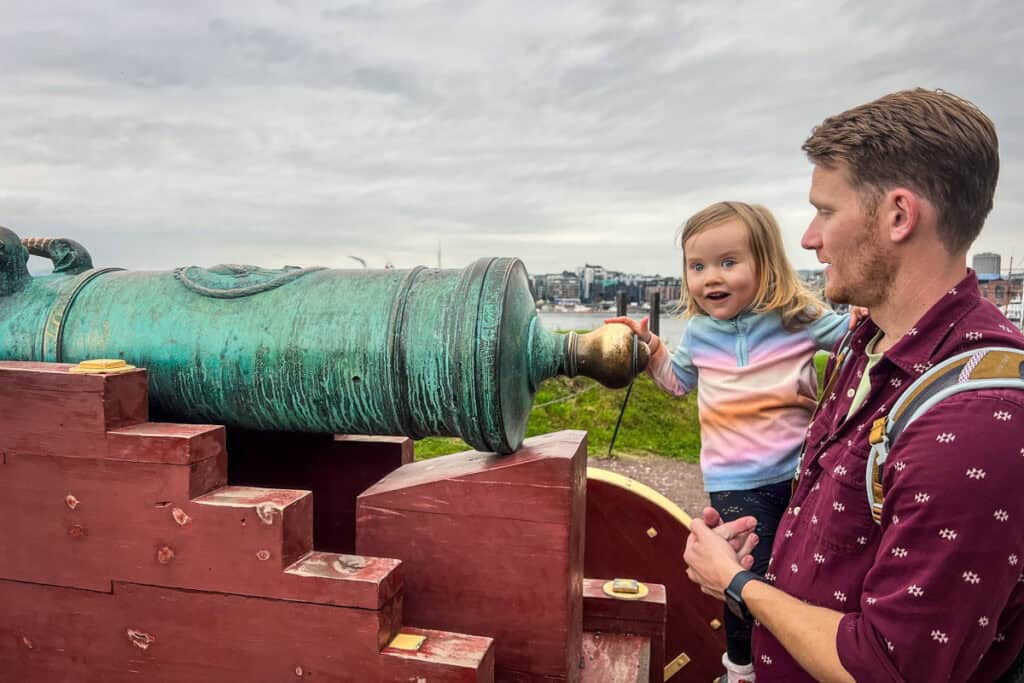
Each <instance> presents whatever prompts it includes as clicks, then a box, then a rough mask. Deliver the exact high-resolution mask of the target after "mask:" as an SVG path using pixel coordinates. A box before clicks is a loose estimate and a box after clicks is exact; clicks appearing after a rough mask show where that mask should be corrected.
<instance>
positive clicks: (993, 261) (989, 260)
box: [971, 251, 1003, 277]
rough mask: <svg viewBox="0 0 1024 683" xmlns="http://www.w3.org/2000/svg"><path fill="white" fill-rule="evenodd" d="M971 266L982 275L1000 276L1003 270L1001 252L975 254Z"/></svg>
mask: <svg viewBox="0 0 1024 683" xmlns="http://www.w3.org/2000/svg"><path fill="white" fill-rule="evenodd" d="M971 267H972V268H974V271H975V272H976V273H978V275H979V276H981V275H995V276H997V277H998V276H999V274H1000V273H1002V272H1003V270H1002V258H1001V257H1000V256H999V254H993V253H992V252H988V251H986V252H982V253H980V254H975V255H974V259H973V260H972V261H971Z"/></svg>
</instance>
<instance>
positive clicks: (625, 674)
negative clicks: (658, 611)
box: [581, 633, 710, 683]
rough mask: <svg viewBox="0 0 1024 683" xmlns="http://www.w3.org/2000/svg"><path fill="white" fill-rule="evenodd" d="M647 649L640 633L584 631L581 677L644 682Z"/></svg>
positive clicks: (597, 682)
mask: <svg viewBox="0 0 1024 683" xmlns="http://www.w3.org/2000/svg"><path fill="white" fill-rule="evenodd" d="M649 650H650V642H649V641H648V639H647V638H645V637H643V636H628V635H622V634H612V633H584V634H583V663H584V666H583V676H582V678H581V681H582V682H583V683H643V682H645V681H647V680H648V678H649V676H650V674H649V669H650V661H649ZM709 680H710V679H709Z"/></svg>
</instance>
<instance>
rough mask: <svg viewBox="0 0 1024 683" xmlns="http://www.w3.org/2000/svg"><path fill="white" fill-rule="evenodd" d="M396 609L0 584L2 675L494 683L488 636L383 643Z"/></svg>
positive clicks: (121, 586)
mask: <svg viewBox="0 0 1024 683" xmlns="http://www.w3.org/2000/svg"><path fill="white" fill-rule="evenodd" d="M397 617H398V613H397V610H396V609H395V606H394V605H389V606H388V607H387V609H385V610H382V611H373V610H361V609H351V608H338V607H331V606H325V605H316V604H309V603H301V602H290V601H282V600H270V599H265V598H256V597H242V596H234V595H222V594H218V593H205V592H198V591H184V590H176V589H168V588H158V587H152V586H143V585H137V584H131V583H116V584H114V586H113V591H112V593H95V592H90V591H83V590H77V589H72V588H59V587H54V586H44V585H35V584H26V583H18V582H12V581H2V580H0V670H2V671H3V672H4V676H5V677H7V676H9V677H10V678H9V680H19V681H42V680H45V681H104V682H107V681H109V682H112V683H119V682H121V681H140V680H145V681H158V682H159V681H175V682H177V681H215V680H216V681H241V680H244V681H252V682H263V681H268V682H269V681H274V682H275V683H277V682H280V681H292V680H294V681H302V680H307V679H309V680H314V681H359V682H363V681H410V680H417V678H416V677H417V676H418V677H420V678H421V679H422V680H428V679H429V680H431V681H442V682H445V683H447V682H456V681H457V682H463V681H466V682H469V681H472V682H474V683H475V682H478V681H481V682H482V681H485V680H489V679H488V677H487V674H488V673H489V667H491V666H493V660H492V659H491V657H492V656H493V655H492V643H491V641H490V640H489V639H487V638H480V637H475V636H459V635H457V634H439V633H433V632H426V635H427V641H426V643H425V644H424V647H423V648H422V649H421V651H420V652H419V653H416V654H415V655H413V656H407V655H405V654H401V655H399V654H395V653H394V652H393V651H391V650H390V649H388V650H385V651H384V652H381V651H380V647H381V646H382V645H385V644H386V643H387V641H388V640H389V639H390V636H391V634H392V633H393V632H394V631H395V630H396V628H395V624H394V621H395V620H396V619H397Z"/></svg>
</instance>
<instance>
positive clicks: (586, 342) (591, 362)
mask: <svg viewBox="0 0 1024 683" xmlns="http://www.w3.org/2000/svg"><path fill="white" fill-rule="evenodd" d="M650 359H651V352H650V349H649V348H648V346H647V344H645V343H644V342H642V341H640V339H639V338H638V337H637V336H636V335H635V334H633V332H632V331H630V329H629V328H628V327H626V326H625V325H604V326H602V327H599V328H597V329H596V330H594V331H593V332H587V333H586V334H578V333H576V332H569V333H568V334H567V335H566V336H565V353H564V355H563V359H562V363H563V367H562V374H564V375H567V376H569V377H576V376H577V375H583V376H585V377H590V378H592V379H596V380H597V381H598V382H600V383H601V384H603V385H604V386H606V387H609V388H611V389H621V388H623V387H626V386H628V385H629V383H630V382H631V381H633V378H634V377H636V376H637V375H639V374H640V373H641V372H643V371H644V369H645V368H646V367H647V363H648V362H649V361H650Z"/></svg>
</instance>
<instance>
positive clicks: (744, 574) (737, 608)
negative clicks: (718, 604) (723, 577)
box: [725, 570, 767, 621]
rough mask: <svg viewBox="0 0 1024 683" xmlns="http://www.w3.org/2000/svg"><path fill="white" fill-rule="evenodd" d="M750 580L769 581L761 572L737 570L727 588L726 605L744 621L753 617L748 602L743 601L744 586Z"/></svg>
mask: <svg viewBox="0 0 1024 683" xmlns="http://www.w3.org/2000/svg"><path fill="white" fill-rule="evenodd" d="M750 581H761V582H764V583H767V581H765V580H764V577H762V576H761V575H760V574H755V573H754V572H752V571H747V570H743V571H741V572H737V573H736V576H734V577H732V581H730V582H729V585H728V586H727V587H726V589H725V605H726V607H728V608H729V611H730V612H732V613H733V614H735V615H736V616H737V617H739V618H740V619H742V620H743V621H750V620H751V619H753V615H752V614H751V613H750V610H749V609H747V603H745V602H743V587H744V586H746V585H747V583H748V582H750Z"/></svg>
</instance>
